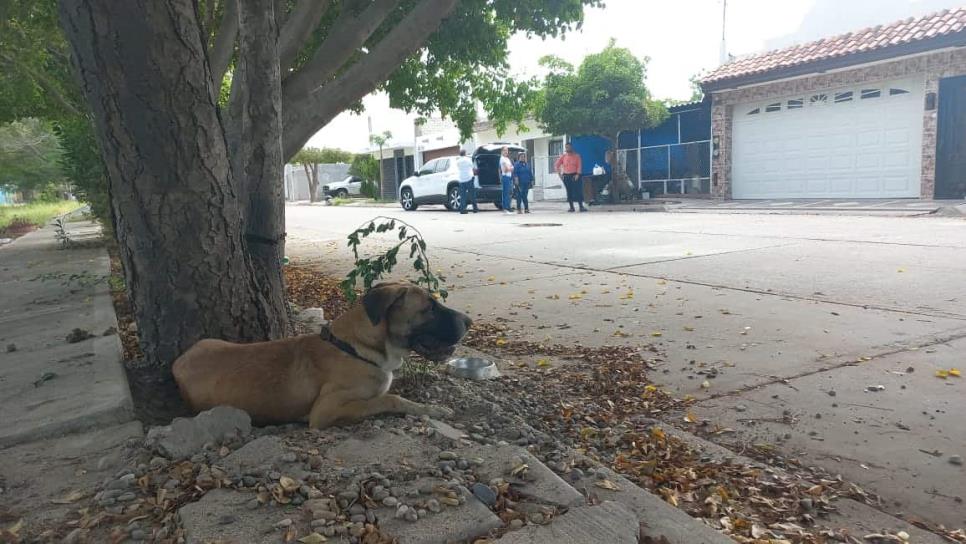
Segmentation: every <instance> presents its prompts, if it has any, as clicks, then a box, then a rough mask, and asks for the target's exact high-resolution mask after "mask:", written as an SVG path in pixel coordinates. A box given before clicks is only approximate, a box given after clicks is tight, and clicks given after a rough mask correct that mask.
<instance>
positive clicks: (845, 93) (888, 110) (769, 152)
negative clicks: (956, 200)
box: [732, 80, 923, 198]
mask: <svg viewBox="0 0 966 544" xmlns="http://www.w3.org/2000/svg"><path fill="white" fill-rule="evenodd" d="M922 108H923V83H922V81H913V80H903V81H888V82H881V83H876V84H868V85H863V86H860V87H853V88H845V89H835V90H832V91H823V92H814V93H809V94H805V95H797V96H788V97H785V98H782V99H781V100H777V99H772V100H767V101H763V102H756V103H749V104H740V105H738V106H735V110H734V133H733V142H734V143H733V149H732V179H733V182H732V183H733V186H732V197H733V198H903V197H918V196H919V185H920V177H921V172H920V164H921V160H922V157H921V153H922V123H923V114H922Z"/></svg>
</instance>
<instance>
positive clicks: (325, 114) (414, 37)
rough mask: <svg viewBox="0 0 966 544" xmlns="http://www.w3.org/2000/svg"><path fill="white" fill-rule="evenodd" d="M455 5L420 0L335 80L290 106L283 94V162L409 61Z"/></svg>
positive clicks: (450, 0) (452, 1) (447, 1)
mask: <svg viewBox="0 0 966 544" xmlns="http://www.w3.org/2000/svg"><path fill="white" fill-rule="evenodd" d="M456 3H457V0H422V1H421V2H420V3H419V4H418V5H417V6H416V7H415V8H413V10H412V11H410V12H409V14H408V15H407V16H406V18H405V19H403V20H402V21H400V22H399V24H397V25H396V26H395V27H393V29H392V30H391V31H389V33H388V34H387V35H386V36H385V37H384V38H383V39H382V40H380V41H379V43H378V44H376V45H375V47H373V48H372V50H371V51H370V53H369V54H368V55H366V56H365V57H363V58H361V59H360V60H359V61H358V62H356V63H355V64H353V65H352V66H350V67H349V68H348V69H347V70H346V71H345V72H344V73H343V74H342V75H341V76H339V77H338V78H337V79H335V80H334V81H332V82H331V83H329V84H326V85H325V86H324V87H321V88H319V89H316V90H315V91H314V92H313V93H311V94H309V95H307V96H305V97H303V98H300V99H294V100H292V101H291V103H289V102H287V98H288V97H285V96H284V95H283V107H282V112H283V117H284V129H283V131H282V151H283V155H284V157H285V158H286V159H288V158H289V157H291V156H292V155H294V154H295V153H297V152H298V150H299V149H301V147H302V145H303V144H304V143H305V142H306V141H308V139H309V138H310V137H311V136H312V134H314V133H315V132H316V131H317V130H319V129H320V128H322V127H324V126H325V125H326V124H328V123H329V121H331V120H332V119H333V118H334V117H335V116H336V115H338V114H339V113H341V112H343V111H345V109H346V108H348V107H349V106H350V105H352V104H353V103H355V102H358V101H359V100H362V98H363V97H365V96H366V95H367V94H369V93H370V92H372V91H374V90H375V89H376V87H378V86H379V84H381V83H382V82H384V81H386V79H388V78H389V76H390V75H392V73H393V71H395V70H396V69H397V68H398V67H399V65H400V64H401V63H402V62H403V61H404V60H406V58H407V57H408V56H410V55H412V54H413V53H415V52H416V51H418V50H419V49H420V48H421V47H422V46H423V45H424V44H425V43H426V40H428V39H429V37H430V36H431V35H432V34H433V33H434V32H436V30H437V29H438V28H439V26H440V24H442V22H443V20H444V19H446V17H448V16H449V14H450V13H451V12H452V11H453V9H454V8H455V7H456ZM326 41H328V40H326Z"/></svg>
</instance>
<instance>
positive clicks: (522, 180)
mask: <svg viewBox="0 0 966 544" xmlns="http://www.w3.org/2000/svg"><path fill="white" fill-rule="evenodd" d="M513 179H514V180H515V181H516V184H517V191H518V194H517V213H530V201H529V200H528V199H527V197H528V196H529V195H528V193H529V192H530V187H531V186H532V185H533V179H534V176H533V168H531V167H530V163H528V162H527V154H526V153H520V154H519V155H518V156H517V162H516V164H514V165H513Z"/></svg>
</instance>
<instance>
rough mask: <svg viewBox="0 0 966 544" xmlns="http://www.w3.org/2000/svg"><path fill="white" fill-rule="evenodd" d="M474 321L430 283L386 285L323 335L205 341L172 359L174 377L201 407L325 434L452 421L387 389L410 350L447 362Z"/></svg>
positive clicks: (196, 406) (193, 403)
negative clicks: (364, 422) (355, 424)
mask: <svg viewBox="0 0 966 544" xmlns="http://www.w3.org/2000/svg"><path fill="white" fill-rule="evenodd" d="M470 324H471V321H470V318H469V317H467V316H465V315H463V314H461V313H460V312H457V311H455V310H451V309H449V308H447V307H445V306H443V305H442V304H440V303H439V302H437V301H436V299H434V298H433V297H432V295H430V293H429V291H427V290H426V289H423V288H422V287H417V286H415V285H412V284H408V283H383V284H380V285H377V286H376V287H374V288H372V289H371V290H370V291H369V292H368V293H367V294H366V295H365V296H364V297H363V298H362V302H361V304H357V305H355V306H354V307H352V308H351V309H349V310H348V311H346V312H345V314H343V315H342V316H340V317H339V318H338V319H336V320H335V321H334V322H332V324H331V325H330V327H329V328H328V329H323V333H322V335H317V334H307V335H303V336H297V337H294V338H285V339H282V340H274V341H271V342H260V343H255V344H233V343H230V342H224V341H221V340H212V339H205V340H201V341H200V342H198V343H197V344H195V345H194V346H192V347H191V349H189V350H188V351H186V352H185V353H184V354H183V355H182V356H181V357H179V358H178V360H177V361H175V362H174V366H173V372H174V378H175V380H176V381H177V382H178V387H179V388H180V389H181V395H182V397H184V399H185V401H187V402H188V404H189V405H190V406H191V408H193V409H194V410H196V411H200V410H207V409H209V408H212V407H214V406H219V405H227V406H234V407H236V408H239V409H242V410H245V411H246V412H248V414H249V415H250V416H251V417H252V419H253V420H254V421H256V422H258V423H282V422H291V421H306V420H308V423H309V426H310V427H313V428H323V427H327V426H329V425H332V424H333V423H335V422H337V421H339V422H351V421H356V420H359V419H361V418H364V417H366V416H371V415H375V414H381V413H387V412H394V413H405V414H413V415H423V414H426V415H430V416H434V417H444V416H448V415H452V411H451V410H449V409H448V408H444V407H439V406H426V405H423V404H419V403H416V402H413V401H410V400H406V399H404V398H402V397H400V396H398V395H387V394H386V391H388V390H389V386H390V385H391V384H392V377H393V376H392V373H393V371H395V370H396V369H398V368H399V367H400V365H402V362H403V357H405V356H406V355H408V354H409V352H410V351H415V352H416V353H418V354H420V355H422V356H424V357H426V358H428V359H432V360H435V361H439V360H442V359H445V358H446V357H448V356H449V355H451V354H452V353H453V349H454V348H455V345H456V343H457V342H459V340H460V339H461V338H462V337H463V335H464V334H466V330H467V328H469V326H470Z"/></svg>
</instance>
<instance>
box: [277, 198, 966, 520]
mask: <svg viewBox="0 0 966 544" xmlns="http://www.w3.org/2000/svg"><path fill="white" fill-rule="evenodd" d="M485 207H486V208H487V209H488V210H489V209H490V208H491V207H490V206H485ZM563 208H564V206H563V205H559V206H552V207H548V206H547V205H546V204H542V205H541V207H540V209H537V210H535V211H534V213H532V214H530V215H512V216H508V215H504V214H502V213H498V212H496V211H487V212H486V213H480V214H478V215H458V214H454V213H448V212H444V211H442V209H441V208H440V209H438V210H434V209H425V210H424V209H421V210H419V211H417V212H413V213H405V212H402V211H401V210H398V209H396V208H383V209H378V208H354V207H323V206H298V205H295V206H289V207H288V208H287V210H286V213H287V214H288V215H287V223H288V228H287V230H288V253H289V255H290V256H291V257H292V258H293V259H294V260H296V261H299V260H302V261H306V260H315V261H320V262H321V263H322V265H323V267H324V268H325V269H326V270H329V271H331V272H333V273H337V274H344V273H345V272H346V271H348V269H349V267H350V266H351V258H350V257H351V256H350V254H349V252H348V250H347V249H346V248H345V243H344V242H345V235H346V234H348V232H349V231H351V230H352V229H353V228H355V227H356V226H357V225H359V224H360V223H363V222H364V221H366V220H368V219H369V218H371V217H373V216H375V215H390V216H392V217H398V218H402V219H404V220H406V221H408V222H410V223H411V224H413V225H414V226H416V227H417V228H418V229H420V230H421V231H422V233H423V234H424V236H425V238H426V240H427V242H428V243H429V248H430V255H431V257H432V258H433V259H434V262H433V267H434V268H436V269H439V270H441V271H443V272H444V273H445V274H446V275H447V279H448V282H449V283H450V284H451V289H450V290H451V297H450V299H449V303H450V304H451V305H453V306H454V307H458V308H461V309H464V310H466V311H468V312H469V313H470V314H472V315H473V316H474V317H477V318H481V319H495V318H502V319H507V320H509V323H510V324H511V326H513V327H519V328H520V330H523V331H526V332H527V333H528V334H531V335H532V336H533V337H534V338H536V339H548V340H551V341H560V342H569V341H573V340H579V341H581V342H583V343H585V344H588V345H595V344H615V343H629V344H635V343H636V344H640V343H647V342H654V343H659V344H660V345H661V347H662V348H663V349H664V350H665V351H666V353H667V361H666V362H665V363H663V364H662V366H661V367H660V368H659V369H658V370H657V371H655V372H654V373H653V375H652V377H653V379H654V380H655V381H656V382H657V383H659V384H661V385H662V386H663V387H665V388H667V389H669V390H671V391H673V392H674V393H675V394H677V395H681V396H683V395H692V396H694V397H696V398H697V399H699V400H698V403H697V405H696V407H695V409H694V413H695V414H696V415H698V416H699V417H700V418H706V419H708V420H711V421H712V422H713V424H717V425H720V426H721V427H722V428H730V429H733V430H734V431H735V432H725V433H722V434H721V435H719V439H720V440H721V441H722V442H724V443H731V444H747V443H756V444H770V445H773V446H774V447H775V448H778V449H779V450H780V451H781V452H783V453H784V454H786V455H788V456H791V457H795V458H798V459H799V460H801V461H802V462H803V463H806V464H812V465H820V466H824V467H826V468H828V469H830V470H832V471H834V472H836V473H840V474H842V476H843V477H845V478H847V479H849V480H852V481H854V482H856V483H858V484H860V485H862V486H863V487H865V488H867V489H869V490H872V491H875V492H877V493H879V494H881V495H883V496H885V497H887V498H888V499H889V502H888V503H887V504H886V505H885V509H886V510H888V511H890V512H904V513H905V514H907V515H908V514H913V515H915V516H919V517H922V518H925V519H927V520H931V521H935V522H940V523H944V524H945V525H947V526H950V527H963V526H964V525H966V505H964V504H963V502H962V501H963V500H964V498H966V467H964V466H963V465H962V464H955V461H956V458H955V457H953V456H956V455H958V456H962V457H966V417H964V412H966V378H956V377H948V378H946V379H941V378H939V377H936V372H937V371H940V370H949V369H951V368H959V369H961V370H963V371H966V220H964V219H962V218H938V217H871V216H866V217H862V216H842V215H807V216H799V215H755V214H742V215H726V214H714V213H631V212H623V213H621V212H612V213H605V212H600V211H595V212H591V213H587V214H568V213H563V212H562V209H563ZM558 209H559V210H561V211H557V210H558ZM705 381H707V384H705V385H706V386H707V387H702V385H703V384H704V382H705ZM880 386H881V387H880Z"/></svg>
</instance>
